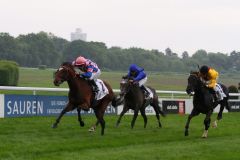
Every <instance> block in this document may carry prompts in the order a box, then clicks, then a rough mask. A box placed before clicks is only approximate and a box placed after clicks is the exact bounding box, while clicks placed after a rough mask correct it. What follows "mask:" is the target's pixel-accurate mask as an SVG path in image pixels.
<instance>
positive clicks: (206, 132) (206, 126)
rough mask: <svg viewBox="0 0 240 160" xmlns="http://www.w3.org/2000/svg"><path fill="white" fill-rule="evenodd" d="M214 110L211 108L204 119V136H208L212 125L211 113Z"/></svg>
mask: <svg viewBox="0 0 240 160" xmlns="http://www.w3.org/2000/svg"><path fill="white" fill-rule="evenodd" d="M212 112H213V111H212V110H210V111H209V112H208V113H207V114H206V117H205V119H204V125H205V130H204V132H203V135H202V138H207V137H208V128H209V126H210V123H211V115H212Z"/></svg>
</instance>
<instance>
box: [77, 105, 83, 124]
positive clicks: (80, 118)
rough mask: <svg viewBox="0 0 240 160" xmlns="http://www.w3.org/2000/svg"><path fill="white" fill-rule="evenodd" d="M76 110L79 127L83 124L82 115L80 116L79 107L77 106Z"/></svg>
mask: <svg viewBox="0 0 240 160" xmlns="http://www.w3.org/2000/svg"><path fill="white" fill-rule="evenodd" d="M77 112H78V121H79V124H80V126H81V127H83V126H84V122H83V120H82V117H81V109H80V108H77Z"/></svg>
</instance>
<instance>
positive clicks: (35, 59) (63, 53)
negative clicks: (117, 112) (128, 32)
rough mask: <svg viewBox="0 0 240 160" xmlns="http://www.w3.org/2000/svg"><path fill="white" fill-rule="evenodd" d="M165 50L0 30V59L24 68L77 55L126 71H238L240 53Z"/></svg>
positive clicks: (53, 63)
mask: <svg viewBox="0 0 240 160" xmlns="http://www.w3.org/2000/svg"><path fill="white" fill-rule="evenodd" d="M164 52H165V53H163V52H160V51H158V50H146V49H142V48H135V47H132V48H127V49H124V48H121V47H111V48H108V47H107V46H106V44H105V43H103V42H85V41H81V40H77V41H72V42H69V41H67V40H65V39H63V38H60V37H56V36H54V35H53V34H51V33H46V32H39V33H37V34H35V33H30V34H27V35H20V36H18V37H16V38H14V37H12V36H10V35H9V34H8V33H0V59H4V60H13V61H16V62H17V63H18V64H19V65H20V66H25V67H39V66H43V65H44V66H47V67H58V66H59V65H60V64H61V63H62V62H63V61H73V60H74V59H75V58H76V57H78V56H79V55H82V56H85V57H86V58H90V59H92V60H93V61H95V62H97V64H98V65H99V67H100V68H102V69H106V70H127V69H128V67H129V65H130V64H131V63H136V64H138V65H140V66H142V67H144V68H145V69H146V70H148V71H157V72H158V71H164V72H189V71H190V70H197V69H198V68H197V66H198V65H203V64H206V65H210V66H212V67H214V68H216V69H217V70H218V71H222V72H229V71H230V72H237V71H239V70H240V52H237V51H232V52H231V53H230V54H229V55H228V54H223V53H208V52H207V51H205V50H203V49H200V50H197V51H196V52H195V53H194V54H193V55H192V56H190V55H189V54H188V52H187V51H184V52H183V53H182V55H181V56H182V57H178V54H176V53H174V52H173V51H172V50H171V49H170V48H166V49H165V51H164Z"/></svg>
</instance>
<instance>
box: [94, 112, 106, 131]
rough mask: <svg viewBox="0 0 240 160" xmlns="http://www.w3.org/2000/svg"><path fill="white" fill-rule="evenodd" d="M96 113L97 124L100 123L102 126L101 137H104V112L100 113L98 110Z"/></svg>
mask: <svg viewBox="0 0 240 160" xmlns="http://www.w3.org/2000/svg"><path fill="white" fill-rule="evenodd" d="M104 111H105V110H104ZM94 113H95V115H96V117H97V122H96V124H97V123H100V125H101V135H104V129H105V120H104V119H103V115H104V112H102V111H100V110H98V109H94ZM95 126H96V125H95Z"/></svg>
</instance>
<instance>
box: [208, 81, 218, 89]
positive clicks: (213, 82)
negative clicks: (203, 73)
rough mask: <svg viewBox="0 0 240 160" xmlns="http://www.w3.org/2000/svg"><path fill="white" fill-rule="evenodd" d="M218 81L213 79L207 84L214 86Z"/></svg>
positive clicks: (210, 86)
mask: <svg viewBox="0 0 240 160" xmlns="http://www.w3.org/2000/svg"><path fill="white" fill-rule="evenodd" d="M216 83H217V80H216V79H212V80H210V81H209V84H208V85H207V87H209V88H213V87H215V85H216Z"/></svg>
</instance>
